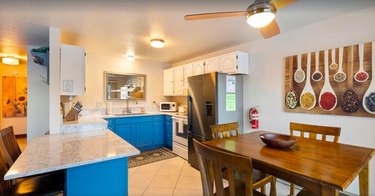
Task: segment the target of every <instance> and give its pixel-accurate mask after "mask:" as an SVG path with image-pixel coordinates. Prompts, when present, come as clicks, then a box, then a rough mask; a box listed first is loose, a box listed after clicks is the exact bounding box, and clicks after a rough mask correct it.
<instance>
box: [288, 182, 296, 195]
mask: <svg viewBox="0 0 375 196" xmlns="http://www.w3.org/2000/svg"><path fill="white" fill-rule="evenodd" d="M294 188H295V187H294V184H293V183H290V193H289V195H290V196H294Z"/></svg>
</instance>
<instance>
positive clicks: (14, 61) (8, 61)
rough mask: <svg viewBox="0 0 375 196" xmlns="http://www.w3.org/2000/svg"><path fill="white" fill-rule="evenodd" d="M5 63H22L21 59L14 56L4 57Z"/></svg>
mask: <svg viewBox="0 0 375 196" xmlns="http://www.w3.org/2000/svg"><path fill="white" fill-rule="evenodd" d="M2 62H3V64H6V65H18V64H20V60H19V59H17V58H14V57H3V59H2Z"/></svg>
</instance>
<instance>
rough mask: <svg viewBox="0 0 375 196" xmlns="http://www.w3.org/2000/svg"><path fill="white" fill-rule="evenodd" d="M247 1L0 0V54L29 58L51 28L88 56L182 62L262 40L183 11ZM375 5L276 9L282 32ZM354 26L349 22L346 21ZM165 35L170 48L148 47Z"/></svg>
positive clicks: (370, 1) (333, 0)
mask: <svg viewBox="0 0 375 196" xmlns="http://www.w3.org/2000/svg"><path fill="white" fill-rule="evenodd" d="M252 2H253V1H252V0H250V1H247V0H148V1H146V0H102V1H100V0H80V1H78V0H75V1H73V0H65V1H61V0H34V1H30V0H18V1H14V0H13V1H10V0H0V5H1V7H0V53H3V54H17V55H25V53H26V45H37V46H38V45H45V44H48V26H54V27H58V28H60V29H61V31H62V42H63V43H67V44H79V45H81V46H83V47H84V48H85V49H86V51H87V53H88V54H102V55H111V56H124V55H125V54H126V53H127V52H134V53H135V55H136V58H137V59H143V60H150V61H157V62H168V63H173V62H178V61H181V60H185V59H187V58H191V57H194V56H197V55H202V54H205V53H209V52H213V51H215V50H219V49H223V48H227V47H230V46H233V45H237V44H240V43H244V42H249V41H252V40H256V39H262V37H261V36H260V33H259V32H258V31H257V30H256V29H253V28H251V27H250V26H248V25H247V23H246V21H245V18H244V17H233V18H222V19H213V20H202V21H191V22H187V21H185V20H184V19H183V17H184V15H186V14H192V13H201V12H215V11H238V10H245V9H246V8H247V7H248V6H249V5H250V4H251V3H252ZM370 6H375V1H374V0H299V1H298V2H297V3H294V4H292V5H290V6H288V7H285V8H283V9H280V10H279V11H278V13H277V16H276V17H277V21H278V23H279V26H280V29H281V33H282V32H285V31H288V30H290V29H293V28H297V27H300V26H304V25H307V24H311V23H313V22H316V21H320V20H324V19H327V18H330V17H334V16H337V15H341V14H345V13H347V12H353V11H356V10H359V9H365V8H366V7H370ZM348 25H350V24H348ZM152 38H162V39H164V40H165V41H166V47H165V48H163V49H155V48H151V47H150V46H149V40H150V39H152Z"/></svg>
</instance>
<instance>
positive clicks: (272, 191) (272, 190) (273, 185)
mask: <svg viewBox="0 0 375 196" xmlns="http://www.w3.org/2000/svg"><path fill="white" fill-rule="evenodd" d="M270 195H271V196H276V177H275V176H272V179H271V188H270Z"/></svg>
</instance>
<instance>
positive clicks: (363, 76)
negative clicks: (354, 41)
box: [354, 44, 369, 82]
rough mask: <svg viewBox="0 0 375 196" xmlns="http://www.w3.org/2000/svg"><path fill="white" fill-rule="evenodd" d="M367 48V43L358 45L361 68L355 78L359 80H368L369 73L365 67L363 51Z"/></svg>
mask: <svg viewBox="0 0 375 196" xmlns="http://www.w3.org/2000/svg"><path fill="white" fill-rule="evenodd" d="M364 48H365V44H359V45H358V55H359V70H358V72H357V73H356V74H355V75H354V79H355V81H357V82H366V81H367V79H368V77H369V75H368V73H367V72H365V70H364V69H363V53H364V52H363V51H364Z"/></svg>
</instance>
